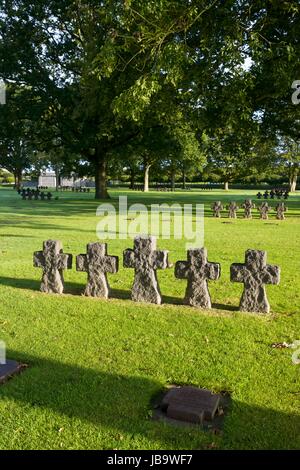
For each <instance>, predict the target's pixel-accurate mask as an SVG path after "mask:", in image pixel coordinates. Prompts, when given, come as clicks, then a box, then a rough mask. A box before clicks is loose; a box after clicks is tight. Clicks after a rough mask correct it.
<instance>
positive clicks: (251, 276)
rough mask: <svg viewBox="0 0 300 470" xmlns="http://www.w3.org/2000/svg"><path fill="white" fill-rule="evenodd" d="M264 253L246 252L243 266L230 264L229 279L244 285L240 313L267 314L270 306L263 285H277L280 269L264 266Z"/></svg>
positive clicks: (265, 256) (265, 255)
mask: <svg viewBox="0 0 300 470" xmlns="http://www.w3.org/2000/svg"><path fill="white" fill-rule="evenodd" d="M266 262H267V253H266V252H265V251H257V250H247V251H246V256H245V264H232V265H231V268H230V279H231V281H232V282H242V283H244V292H243V295H242V298H241V302H240V311H242V312H259V313H268V312H269V311H270V305H269V302H268V299H267V295H266V290H265V286H264V284H279V282H280V268H279V266H271V265H269V264H266Z"/></svg>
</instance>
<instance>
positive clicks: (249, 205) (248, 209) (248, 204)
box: [242, 199, 255, 219]
mask: <svg viewBox="0 0 300 470" xmlns="http://www.w3.org/2000/svg"><path fill="white" fill-rule="evenodd" d="M242 208H243V209H244V211H245V212H244V218H245V219H252V209H255V204H254V203H253V202H252V201H251V199H246V200H245V201H244V204H243V205H242Z"/></svg>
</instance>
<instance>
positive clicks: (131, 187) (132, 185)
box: [129, 169, 135, 189]
mask: <svg viewBox="0 0 300 470" xmlns="http://www.w3.org/2000/svg"><path fill="white" fill-rule="evenodd" d="M134 183H135V172H134V170H132V169H130V186H129V189H134Z"/></svg>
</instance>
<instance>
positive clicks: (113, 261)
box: [105, 256, 119, 274]
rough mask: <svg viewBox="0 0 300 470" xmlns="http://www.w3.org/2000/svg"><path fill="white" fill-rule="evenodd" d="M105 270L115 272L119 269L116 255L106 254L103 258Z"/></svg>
mask: <svg viewBox="0 0 300 470" xmlns="http://www.w3.org/2000/svg"><path fill="white" fill-rule="evenodd" d="M105 268H106V272H108V273H111V274H116V273H117V272H118V271H119V258H118V256H106V258H105Z"/></svg>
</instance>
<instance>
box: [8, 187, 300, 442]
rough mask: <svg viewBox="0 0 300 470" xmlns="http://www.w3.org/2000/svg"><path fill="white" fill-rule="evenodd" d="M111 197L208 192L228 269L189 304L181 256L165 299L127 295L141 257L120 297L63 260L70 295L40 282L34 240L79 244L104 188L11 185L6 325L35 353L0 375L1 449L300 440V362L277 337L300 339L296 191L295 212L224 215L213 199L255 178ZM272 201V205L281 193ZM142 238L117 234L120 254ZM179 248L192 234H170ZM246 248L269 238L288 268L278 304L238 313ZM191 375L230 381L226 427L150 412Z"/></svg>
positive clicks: (264, 245)
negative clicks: (213, 187) (102, 296)
mask: <svg viewBox="0 0 300 470" xmlns="http://www.w3.org/2000/svg"><path fill="white" fill-rule="evenodd" d="M111 195H112V202H113V203H117V197H118V196H119V195H127V196H128V197H129V202H143V203H145V204H147V205H149V204H151V203H162V202H178V203H204V204H205V215H206V217H205V246H206V247H207V248H208V253H209V260H212V261H216V262H220V263H221V265H222V276H221V278H220V280H219V281H217V282H211V283H210V292H211V296H212V300H213V309H212V310H211V311H199V310H197V309H193V308H189V307H187V306H183V305H181V299H182V298H183V295H184V291H185V286H186V283H185V282H184V281H180V280H176V279H175V278H174V274H173V269H168V270H166V271H160V272H159V273H158V277H159V281H160V286H161V290H162V293H163V295H164V304H163V305H162V306H153V305H144V304H136V303H133V302H131V300H130V299H129V295H130V287H131V284H132V281H133V272H132V270H128V269H124V268H123V267H122V263H120V264H121V266H120V272H119V274H118V275H111V276H110V284H111V287H112V288H113V295H114V298H113V299H110V300H108V301H102V300H98V299H89V298H85V297H83V296H82V295H81V293H82V290H83V288H84V284H85V280H86V276H85V275H84V274H83V273H76V271H75V268H74V269H73V270H72V271H68V272H66V273H65V280H66V293H65V294H64V295H63V296H56V295H45V294H42V293H40V292H39V282H40V277H41V272H40V270H38V269H35V268H33V263H32V254H33V252H34V251H36V250H39V249H41V247H42V242H43V240H46V239H50V238H54V239H60V240H61V241H62V242H63V245H64V250H65V252H68V253H73V254H74V255H76V254H79V253H84V252H85V246H86V244H87V243H88V242H92V241H97V238H96V225H97V222H98V220H99V218H97V217H96V208H97V206H98V204H99V203H98V202H96V201H94V200H93V195H92V194H76V193H75V194H74V193H60V194H59V200H58V201H55V200H53V201H51V202H48V201H43V202H42V201H22V200H21V198H20V197H19V196H18V195H17V194H16V193H15V192H14V191H13V190H11V189H2V190H0V204H1V207H0V261H1V263H0V339H2V340H4V341H5V342H6V343H7V347H8V356H9V357H10V358H12V359H17V360H20V361H22V362H24V363H27V364H28V365H29V368H28V369H27V370H26V371H25V372H24V373H23V374H22V375H20V376H19V377H17V378H15V379H14V380H11V381H10V382H8V383H6V384H5V385H3V386H1V387H0V397H1V401H0V448H1V449H206V448H218V449H299V448H300V406H299V405H300V366H297V365H294V364H293V363H292V359H291V354H292V350H290V349H281V350H280V349H274V348H272V347H271V344H272V343H273V342H282V341H286V342H288V343H291V342H293V341H294V340H297V339H300V315H299V305H300V294H299V292H300V290H299V287H300V281H299V265H300V256H299V241H300V240H299V233H300V232H299V230H300V196H299V195H297V196H292V197H291V199H290V200H289V201H288V206H289V212H288V215H287V220H286V221H283V222H279V221H277V220H276V219H275V217H274V215H272V216H271V218H270V220H269V221H266V222H264V221H261V220H259V219H258V217H257V215H256V214H255V218H254V219H253V220H243V219H242V218H241V219H238V220H235V221H233V223H232V224H228V223H224V222H228V220H227V219H226V218H224V219H220V220H217V219H213V218H212V217H211V212H210V209H209V208H210V204H211V202H212V201H213V200H218V199H221V200H222V201H226V200H231V199H234V200H238V201H242V200H243V199H244V198H245V197H253V198H254V193H253V192H251V191H248V192H247V191H244V192H242V191H232V192H230V193H228V194H226V195H225V193H223V192H222V191H219V192H218V191H214V192H209V193H206V192H196V191H189V192H186V193H185V192H177V193H174V194H171V193H155V192H153V193H150V194H148V195H145V194H141V193H131V192H119V191H113V192H111ZM273 205H275V204H274V203H273ZM131 246H132V240H111V241H109V252H110V254H114V255H118V256H120V257H121V258H122V251H123V250H124V249H125V248H129V247H131ZM159 247H160V248H164V249H168V250H170V258H171V261H172V262H175V261H176V260H178V259H185V256H186V254H185V242H184V241H178V240H159ZM247 248H255V249H263V250H267V252H268V261H269V263H271V264H279V265H280V266H281V270H282V276H281V283H280V285H279V286H268V287H267V292H268V297H269V301H270V303H271V307H272V311H271V313H270V314H269V315H266V316H259V315H255V314H245V313H243V314H242V313H239V312H238V311H237V306H238V303H239V298H240V295H241V292H242V286H241V285H239V284H232V283H230V280H229V269H230V264H231V263H233V262H242V261H243V259H244V252H245V250H246V249H247ZM172 383H177V384H194V385H197V386H200V387H206V388H210V389H213V390H214V391H216V392H218V391H223V390H226V391H229V392H230V393H231V398H232V402H231V408H230V411H229V413H228V414H227V416H226V418H225V421H224V429H223V431H222V433H221V434H219V435H215V434H213V433H212V432H204V431H201V430H199V429H198V428H191V427H187V428H185V427H179V428H174V427H173V426H170V425H168V424H165V423H163V422H157V421H154V420H153V419H151V405H150V403H151V399H152V397H153V396H155V394H157V393H158V392H159V391H160V390H162V389H163V388H164V387H165V386H166V385H168V384H172Z"/></svg>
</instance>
